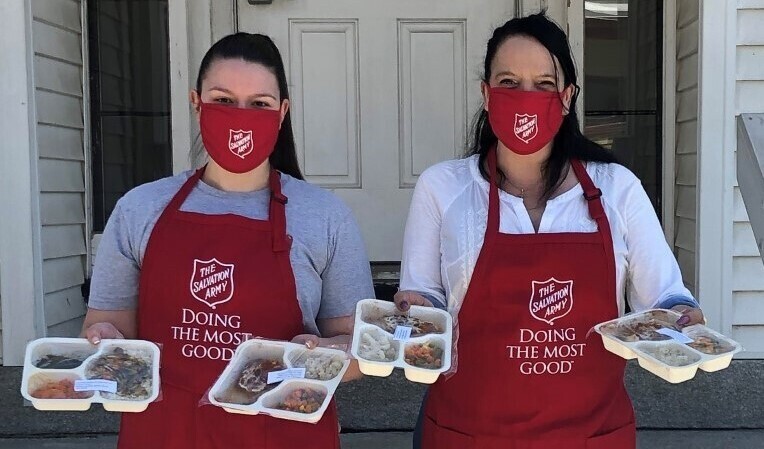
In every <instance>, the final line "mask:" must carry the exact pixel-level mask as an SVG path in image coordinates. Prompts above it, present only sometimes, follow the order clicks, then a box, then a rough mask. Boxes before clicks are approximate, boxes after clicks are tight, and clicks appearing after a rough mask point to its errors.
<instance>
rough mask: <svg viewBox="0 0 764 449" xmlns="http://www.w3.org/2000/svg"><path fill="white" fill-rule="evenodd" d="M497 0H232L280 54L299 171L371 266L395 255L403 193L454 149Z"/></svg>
mask: <svg viewBox="0 0 764 449" xmlns="http://www.w3.org/2000/svg"><path fill="white" fill-rule="evenodd" d="M514 4H515V2H512V1H508V0H449V1H442V0H441V1H439V0H383V1H379V0H375V1H374V0H273V3H272V4H270V5H250V4H249V3H248V1H247V0H238V5H237V6H238V29H239V30H241V31H247V32H257V33H263V34H267V35H269V36H271V37H272V38H273V39H274V41H275V42H276V45H277V46H278V47H279V49H280V50H281V52H282V56H283V58H284V63H285V66H286V70H287V77H288V79H289V85H290V94H291V96H292V123H293V126H294V130H295V138H296V141H297V151H298V155H299V158H300V165H301V167H302V169H303V173H304V174H305V175H306V178H307V179H308V180H309V181H310V182H312V183H315V184H318V185H321V186H323V187H326V188H329V189H331V190H332V191H334V193H336V194H337V195H338V196H339V197H340V198H342V199H343V200H344V201H345V202H346V203H347V204H348V205H349V206H350V207H351V208H352V209H353V211H354V213H355V216H356V218H357V220H358V222H359V223H360V226H361V230H362V232H363V237H364V240H365V241H366V246H367V248H368V251H369V257H370V258H371V260H373V261H398V260H400V254H401V246H402V240H403V228H404V225H405V222H406V216H407V214H408V208H409V202H410V199H411V193H412V188H413V186H414V184H415V183H416V180H417V176H418V175H419V174H421V173H422V171H423V170H424V169H426V168H427V167H429V166H431V165H433V164H435V163H437V162H440V161H442V160H446V159H452V158H454V157H457V156H459V155H461V154H462V153H463V151H464V148H465V141H466V138H467V129H468V124H469V122H470V121H471V119H472V116H473V114H474V113H475V111H476V110H477V108H478V107H479V105H480V102H481V97H480V88H479V78H480V74H481V72H482V58H483V55H484V53H485V45H486V43H487V41H488V39H489V37H490V33H491V32H492V30H493V28H495V26H497V25H500V24H502V23H504V22H505V21H506V20H508V19H510V18H511V17H512V15H513V12H514Z"/></svg>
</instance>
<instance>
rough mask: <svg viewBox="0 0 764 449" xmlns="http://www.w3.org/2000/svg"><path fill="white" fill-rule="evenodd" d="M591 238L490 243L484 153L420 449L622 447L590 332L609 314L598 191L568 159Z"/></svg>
mask: <svg viewBox="0 0 764 449" xmlns="http://www.w3.org/2000/svg"><path fill="white" fill-rule="evenodd" d="M572 166H573V169H574V171H575V174H576V176H577V177H578V180H579V182H580V183H581V186H582V187H583V190H584V197H585V199H586V200H587V204H588V207H589V214H590V215H591V217H592V218H593V219H594V220H596V222H597V227H598V228H599V229H598V232H593V233H557V234H539V233H536V234H502V233H500V232H499V193H498V188H497V186H496V183H495V182H494V180H495V179H496V151H495V150H493V151H491V152H490V154H489V169H490V172H491V182H490V186H491V187H490V193H489V200H488V225H487V228H486V232H485V241H484V243H483V248H482V250H481V252H480V257H479V258H478V261H477V264H476V266H475V270H474V273H473V276H472V280H471V282H470V287H469V289H468V291H467V295H466V297H465V299H464V303H463V305H462V308H461V311H460V312H459V343H458V344H459V364H458V371H457V372H456V374H455V375H454V376H453V377H451V378H450V379H448V380H445V379H444V378H442V377H441V378H440V379H439V380H438V382H436V383H435V384H434V385H433V386H432V388H430V391H429V393H428V399H427V405H426V409H425V419H424V428H423V441H422V447H423V448H424V449H433V448H437V449H469V448H480V449H499V448H501V449H559V448H565V449H634V448H635V447H636V430H635V425H634V412H633V409H632V406H631V401H630V399H629V397H628V395H627V393H626V389H625V387H624V383H623V375H624V367H625V361H624V360H623V359H621V358H619V357H617V356H615V355H613V354H611V353H609V352H607V351H606V350H605V349H604V347H603V346H602V342H601V341H600V340H599V339H596V338H591V339H589V340H587V339H586V335H587V332H588V331H589V330H590V329H591V327H592V326H594V325H595V324H596V323H599V322H602V321H605V320H609V319H612V318H615V317H617V316H618V310H617V307H616V300H615V294H616V290H615V258H614V255H613V243H612V237H611V235H610V226H609V224H608V220H607V217H606V216H605V211H604V209H603V206H602V202H601V200H600V196H601V192H600V190H599V189H597V188H596V187H595V186H594V184H593V183H592V180H591V178H589V175H588V174H587V173H586V170H585V169H584V167H583V165H582V164H581V162H579V161H573V162H572Z"/></svg>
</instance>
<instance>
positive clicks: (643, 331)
mask: <svg viewBox="0 0 764 449" xmlns="http://www.w3.org/2000/svg"><path fill="white" fill-rule="evenodd" d="M680 317H681V315H680V314H679V313H677V312H675V311H673V310H663V309H651V310H646V311H644V312H639V313H634V314H630V315H627V316H624V317H622V318H618V319H615V320H610V321H606V322H604V323H600V324H598V325H597V326H595V328H594V330H595V331H596V332H597V333H599V334H600V335H601V336H602V344H603V345H604V346H605V349H607V350H608V351H610V352H612V353H614V354H616V355H618V356H620V357H623V358H624V359H637V361H638V362H639V366H641V367H642V368H644V369H646V370H648V371H650V372H651V373H653V374H655V375H656V376H658V377H660V378H662V379H664V380H666V381H667V382H671V383H680V382H684V381H687V380H690V379H692V378H693V377H695V374H696V373H697V371H698V369H701V370H703V371H706V372H714V371H719V370H722V369H724V368H727V367H728V366H729V365H730V363H731V362H732V357H733V356H734V355H735V354H737V353H738V352H740V351H741V350H742V347H741V346H740V344H739V343H737V342H736V341H734V340H732V339H730V338H727V337H725V336H724V335H722V334H720V333H718V332H716V331H714V330H712V329H710V328H708V327H706V326H704V325H702V324H696V325H693V326H689V327H685V328H682V329H679V328H678V327H676V325H675V323H676V320H678V319H679V318H680ZM661 328H668V329H673V330H679V331H681V334H683V335H684V336H685V337H688V341H687V342H681V341H679V340H678V339H674V338H671V337H670V336H664V335H662V334H659V333H658V332H656V330H657V329H661ZM678 337H681V336H678ZM689 340H692V341H689ZM671 358H673V359H671Z"/></svg>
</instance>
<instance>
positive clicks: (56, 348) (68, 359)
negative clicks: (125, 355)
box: [30, 339, 98, 370]
mask: <svg viewBox="0 0 764 449" xmlns="http://www.w3.org/2000/svg"><path fill="white" fill-rule="evenodd" d="M96 352H98V347H97V346H94V345H91V344H90V343H88V341H87V340H85V339H76V340H75V341H66V342H56V341H42V342H40V343H39V344H36V345H35V346H34V348H33V349H32V351H31V355H30V363H31V364H32V366H34V367H35V368H39V369H46V370H47V369H66V370H69V369H76V368H79V367H80V366H82V364H83V363H84V362H85V360H86V359H87V358H88V357H90V356H92V355H93V354H95V353H96Z"/></svg>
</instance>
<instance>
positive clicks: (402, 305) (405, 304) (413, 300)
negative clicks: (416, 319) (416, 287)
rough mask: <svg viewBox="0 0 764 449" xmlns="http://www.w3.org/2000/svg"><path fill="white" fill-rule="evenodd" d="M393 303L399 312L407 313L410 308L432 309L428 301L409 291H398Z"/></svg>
mask: <svg viewBox="0 0 764 449" xmlns="http://www.w3.org/2000/svg"><path fill="white" fill-rule="evenodd" d="M393 301H395V307H397V308H398V310H400V311H401V312H408V310H409V308H410V307H411V306H424V307H433V305H432V303H431V302H430V300H429V299H427V298H425V297H424V296H422V295H420V294H419V293H417V292H412V291H410V290H403V291H399V292H398V293H396V294H395V296H394V297H393Z"/></svg>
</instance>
